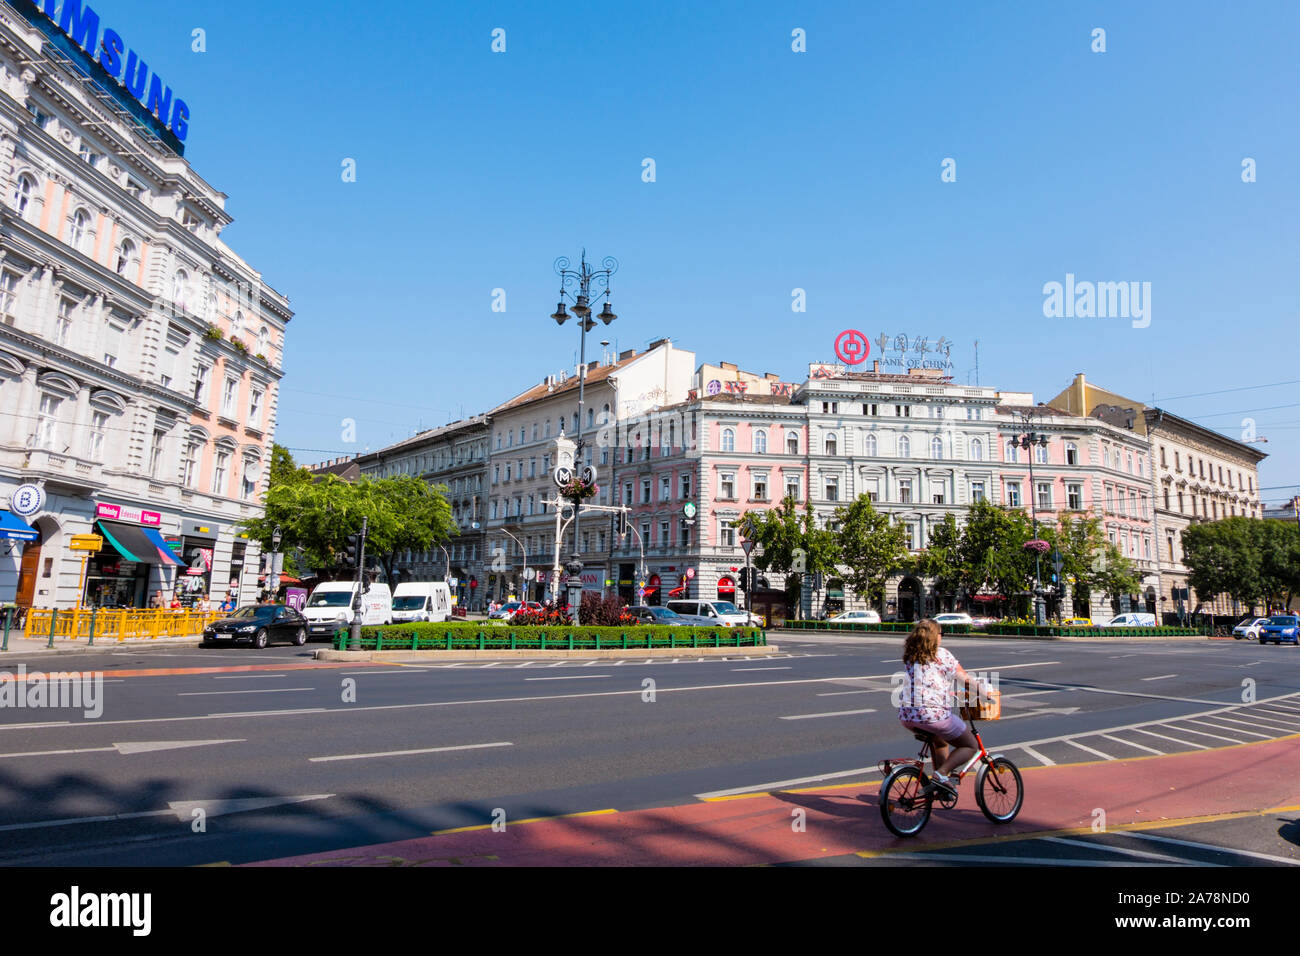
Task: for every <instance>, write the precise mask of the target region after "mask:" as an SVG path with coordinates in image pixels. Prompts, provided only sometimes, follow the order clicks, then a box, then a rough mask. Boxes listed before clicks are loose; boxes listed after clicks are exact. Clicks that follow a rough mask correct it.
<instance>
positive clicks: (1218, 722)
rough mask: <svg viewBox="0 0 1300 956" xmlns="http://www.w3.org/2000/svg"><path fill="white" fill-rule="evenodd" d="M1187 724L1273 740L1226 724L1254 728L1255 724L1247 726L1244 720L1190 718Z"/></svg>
mask: <svg viewBox="0 0 1300 956" xmlns="http://www.w3.org/2000/svg"><path fill="white" fill-rule="evenodd" d="M1185 723H1189V724H1204V725H1205V726H1206V727H1214V728H1216V729H1218V730H1231V731H1232V732H1233V733H1234V734H1245V735H1246V736H1247V737H1258V738H1259V739H1260V740H1273V739H1274V738H1272V737H1270V736H1269V735H1268V734H1257V733H1255V731H1253V730H1238V729H1237V728H1236V727H1225V726H1224V724H1225V723H1234V724H1244V725H1245V726H1247V727H1253V726H1255V725H1254V724H1247V723H1246V722H1245V721H1244V720H1233V719H1232V718H1231V717H1215V718H1214V720H1197V719H1196V718H1193V717H1188V718H1186V720H1185Z"/></svg>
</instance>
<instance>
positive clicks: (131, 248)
mask: <svg viewBox="0 0 1300 956" xmlns="http://www.w3.org/2000/svg"><path fill="white" fill-rule="evenodd" d="M139 265H140V259H139V256H138V255H137V254H136V246H135V243H134V242H132V241H131V240H130V239H123V240H122V242H121V244H120V245H119V246H118V247H117V274H118V275H120V276H126V277H127V278H128V279H134V277H135V272H136V269H137V268H138V267H139Z"/></svg>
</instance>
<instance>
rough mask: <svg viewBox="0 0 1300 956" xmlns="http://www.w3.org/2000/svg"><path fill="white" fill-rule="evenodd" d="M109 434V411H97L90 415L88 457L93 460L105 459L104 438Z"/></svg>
mask: <svg viewBox="0 0 1300 956" xmlns="http://www.w3.org/2000/svg"><path fill="white" fill-rule="evenodd" d="M107 434H108V412H101V411H95V412H92V413H91V416H90V432H89V434H88V435H87V436H86V457H87V458H88V459H90V460H91V461H103V460H104V438H105V437H106V436H107Z"/></svg>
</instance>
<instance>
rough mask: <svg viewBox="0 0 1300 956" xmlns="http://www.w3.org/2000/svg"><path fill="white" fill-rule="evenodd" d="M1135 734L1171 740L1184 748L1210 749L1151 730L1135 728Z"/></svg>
mask: <svg viewBox="0 0 1300 956" xmlns="http://www.w3.org/2000/svg"><path fill="white" fill-rule="evenodd" d="M1135 732H1136V733H1139V734H1146V735H1147V736H1148V737H1159V738H1160V739H1161V740H1172V741H1173V742H1174V743H1176V744H1182V745H1183V746H1184V747H1195V748H1196V749H1197V750H1209V749H1210V748H1209V747H1207V746H1205V744H1194V743H1192V742H1191V741H1190V740H1179V739H1178V738H1177V737H1166V736H1165V735H1164V734H1158V733H1156V732H1155V731H1153V730H1143V729H1142V728H1140V727H1138V728H1136V730H1135Z"/></svg>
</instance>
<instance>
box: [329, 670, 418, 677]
mask: <svg viewBox="0 0 1300 956" xmlns="http://www.w3.org/2000/svg"><path fill="white" fill-rule="evenodd" d="M418 673H419V671H414V670H401V671H339V676H340V677H356V676H357V675H358V674H365V675H366V676H367V677H369V676H370V675H371V674H374V675H375V676H376V677H382V676H383V675H385V674H418Z"/></svg>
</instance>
